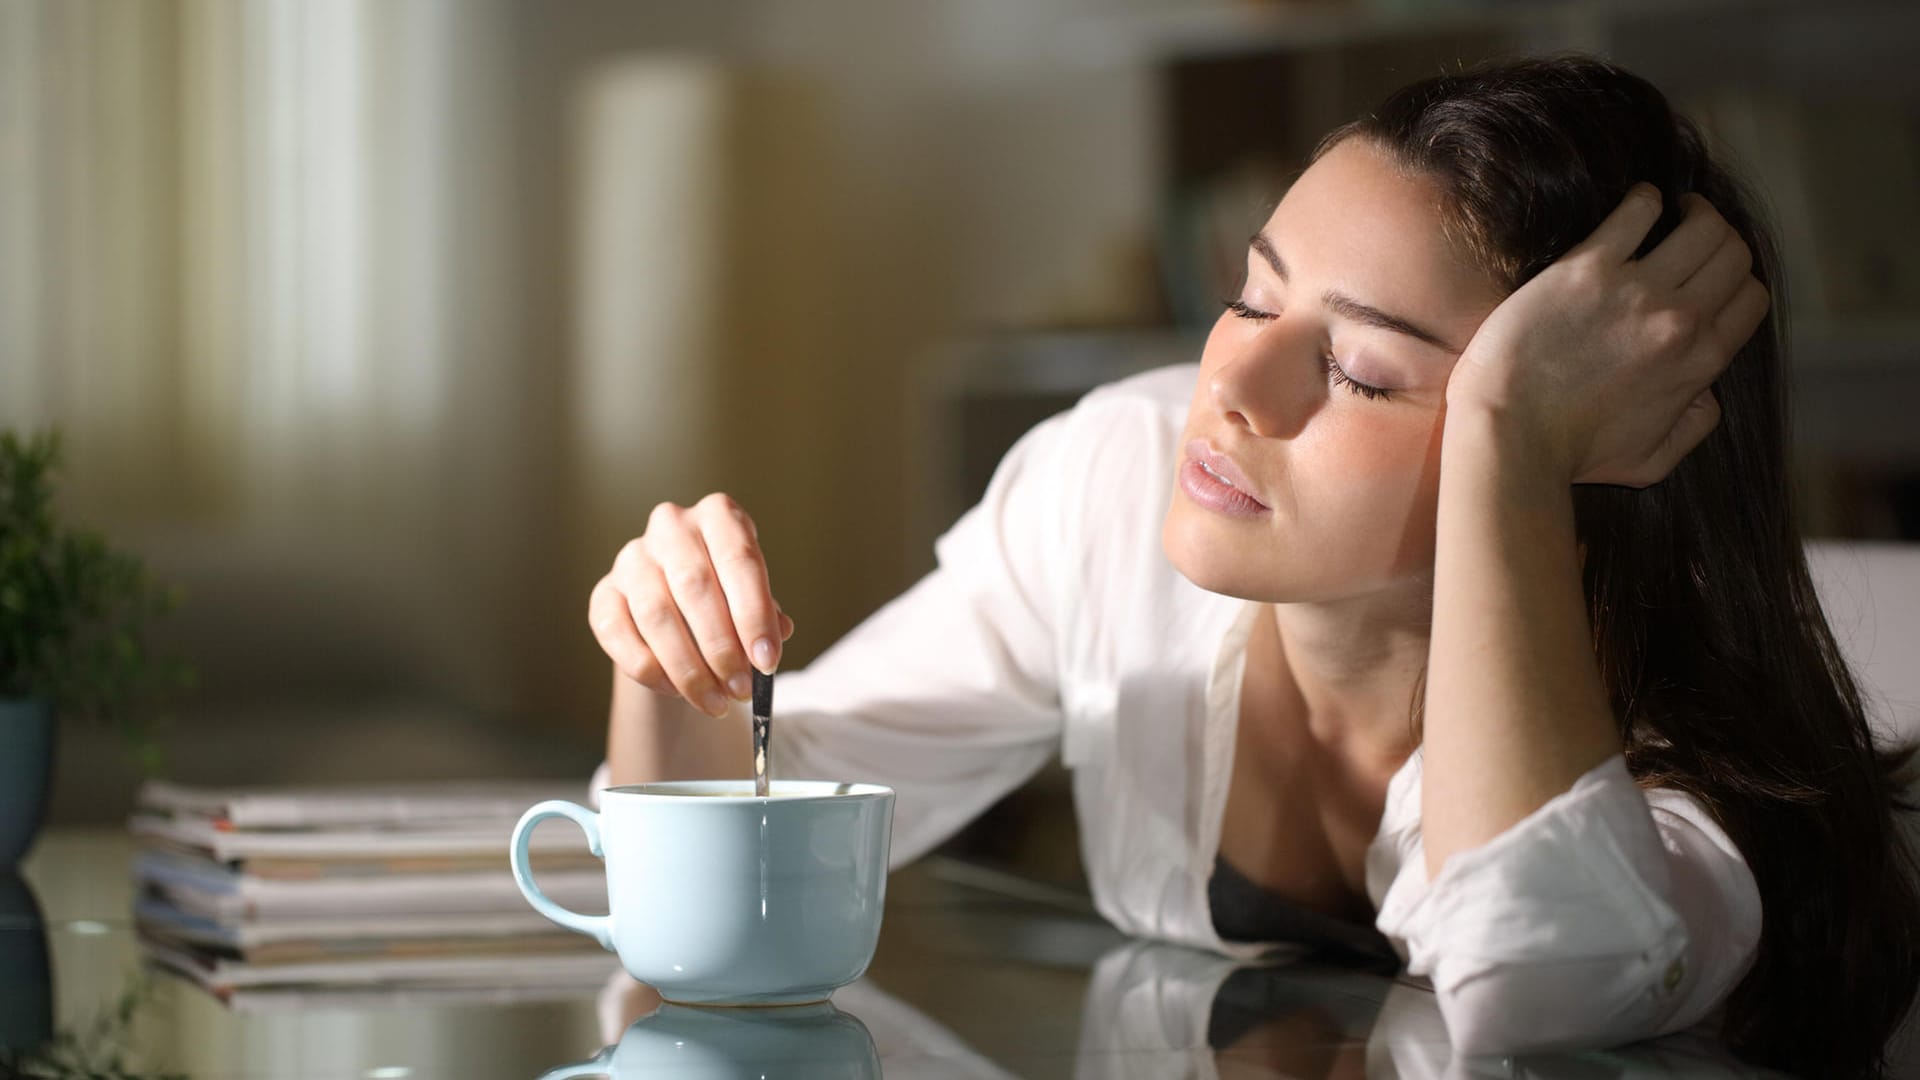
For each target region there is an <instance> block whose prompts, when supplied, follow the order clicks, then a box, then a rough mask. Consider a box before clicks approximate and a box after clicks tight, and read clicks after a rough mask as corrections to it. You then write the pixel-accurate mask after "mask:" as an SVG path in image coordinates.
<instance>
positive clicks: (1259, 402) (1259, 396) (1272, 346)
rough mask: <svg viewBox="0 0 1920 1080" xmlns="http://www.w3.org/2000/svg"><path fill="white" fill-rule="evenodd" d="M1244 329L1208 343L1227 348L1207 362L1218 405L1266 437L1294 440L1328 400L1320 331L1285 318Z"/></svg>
mask: <svg viewBox="0 0 1920 1080" xmlns="http://www.w3.org/2000/svg"><path fill="white" fill-rule="evenodd" d="M1229 317H1231V316H1229ZM1223 325H1224V324H1223ZM1239 329H1240V332H1238V333H1228V334H1224V335H1222V334H1216V335H1215V340H1213V341H1211V342H1209V343H1208V348H1209V351H1213V350H1214V349H1219V350H1221V354H1220V355H1218V356H1214V357H1208V358H1207V359H1208V360H1210V361H1213V362H1211V363H1206V364H1203V365H1202V367H1203V369H1204V370H1205V372H1206V375H1205V376H1204V377H1205V378H1206V380H1207V391H1208V394H1209V396H1210V397H1211V398H1212V400H1213V404H1214V407H1215V408H1216V409H1218V410H1219V412H1220V415H1221V416H1222V417H1223V418H1224V419H1226V420H1227V421H1228V422H1229V423H1233V424H1238V425H1240V426H1241V427H1244V428H1246V429H1247V430H1248V431H1250V432H1251V433H1253V434H1255V435H1258V436H1260V437H1262V438H1292V437H1293V436H1294V435H1296V434H1298V433H1299V431H1300V428H1301V427H1302V426H1303V425H1304V424H1305V423H1306V422H1307V418H1308V417H1310V416H1312V415H1313V412H1314V410H1315V409H1318V408H1319V407H1320V405H1321V403H1323V402H1324V401H1325V400H1326V378H1325V376H1324V374H1323V372H1324V368H1323V366H1322V361H1321V359H1320V339H1319V333H1318V331H1317V330H1316V329H1314V328H1311V327H1308V326H1306V325H1304V324H1302V323H1298V322H1289V321H1288V320H1287V319H1286V317H1285V316H1281V317H1280V318H1277V319H1274V320H1272V321H1270V322H1267V323H1265V324H1263V325H1261V326H1260V327H1258V328H1257V329H1255V330H1253V331H1251V332H1249V331H1247V330H1246V329H1245V328H1244V327H1241V328H1239Z"/></svg>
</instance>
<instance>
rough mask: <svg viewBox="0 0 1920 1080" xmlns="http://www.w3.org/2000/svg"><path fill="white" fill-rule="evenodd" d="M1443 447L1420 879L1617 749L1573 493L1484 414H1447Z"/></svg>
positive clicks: (1424, 753)
mask: <svg viewBox="0 0 1920 1080" xmlns="http://www.w3.org/2000/svg"><path fill="white" fill-rule="evenodd" d="M1443 439H1444V441H1443V443H1442V448H1441V458H1440V496H1439V509H1438V516H1437V520H1436V523H1435V551H1434V588H1433V631H1432V634H1433V643H1432V646H1431V648H1430V651H1429V654H1428V671H1427V691H1426V713H1425V728H1424V737H1423V747H1424V748H1423V750H1422V756H1423V758H1424V764H1423V767H1422V792H1423V793H1422V806H1421V834H1422V837H1423V840H1424V844H1425V848H1426V862H1427V872H1428V874H1429V876H1435V875H1437V874H1438V873H1439V871H1440V867H1441V866H1442V864H1444V863H1445V862H1446V860H1447V858H1448V856H1450V855H1452V854H1453V853H1454V852H1457V851H1462V850H1466V849H1469V848H1473V847H1477V846H1479V845H1481V844H1483V843H1485V842H1487V841H1488V840H1491V839H1493V838H1494V837H1495V836H1497V835H1499V834H1500V833H1501V832H1503V831H1505V830H1506V829H1508V828H1509V827H1511V826H1512V825H1514V824H1515V823H1517V822H1518V821H1520V820H1521V819H1522V818H1524V817H1526V816H1527V815H1528V814H1530V813H1532V812H1533V811H1535V810H1537V809H1539V808H1540V807H1541V806H1542V805H1544V804H1545V803H1546V802H1547V801H1548V800H1549V799H1552V798H1553V797H1554V796H1556V795H1559V794H1561V793H1562V792H1564V791H1566V790H1567V789H1569V788H1570V787H1572V786H1573V783H1574V781H1575V780H1578V779H1579V778H1580V777H1581V776H1582V775H1583V774H1585V773H1586V772H1587V771H1588V770H1590V769H1592V768H1593V767H1594V766H1595V765H1598V764H1599V763H1600V762H1602V761H1604V760H1606V758H1607V756H1608V755H1610V754H1614V753H1617V752H1619V750H1620V741H1619V736H1618V734H1617V733H1616V731H1615V729H1614V722H1613V718H1612V715H1611V710H1610V709H1609V706H1608V702H1607V695H1606V690H1605V687H1604V686H1603V685H1602V683H1601V681H1600V673H1599V669H1598V666H1597V664H1596V663H1595V661H1594V656H1593V646H1592V633H1591V629H1590V625H1589V621H1588V615H1587V608H1586V600H1585V596H1584V593H1583V591H1582V589H1581V584H1580V573H1581V568H1580V556H1579V551H1578V546H1577V542H1576V539H1575V536H1574V527H1573V492H1572V486H1571V484H1569V483H1568V482H1567V481H1566V480H1565V479H1564V478H1559V477H1556V476H1555V475H1554V474H1553V473H1552V472H1551V470H1550V469H1544V468H1542V464H1541V459H1540V457H1539V456H1538V455H1535V454H1530V453H1529V452H1528V448H1527V446H1526V445H1525V442H1524V440H1522V439H1520V438H1518V437H1516V436H1514V435H1512V434H1511V433H1509V432H1508V431H1507V430H1506V429H1504V428H1503V427H1502V425H1501V424H1500V423H1499V422H1498V421H1497V420H1496V419H1495V418H1494V416H1493V415H1492V414H1490V413H1487V412H1483V411H1477V410H1475V411H1462V412H1450V413H1449V414H1448V416H1447V421H1446V431H1445V434H1444V436H1443Z"/></svg>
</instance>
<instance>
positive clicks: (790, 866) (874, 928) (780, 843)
mask: <svg viewBox="0 0 1920 1080" xmlns="http://www.w3.org/2000/svg"><path fill="white" fill-rule="evenodd" d="M549 817H565V818H570V819H572V820H573V821H574V822H575V823H577V824H578V825H579V826H580V828H581V830H582V831H584V832H585V833H586V834H587V847H588V849H589V850H591V851H592V852H593V853H594V854H595V855H598V856H599V857H600V858H602V859H603V860H605V861H606V864H607V910H608V912H609V914H606V915H582V914H580V913H579V912H576V911H569V910H567V909H566V908H563V907H561V906H560V905H559V904H556V903H554V902H553V901H552V900H551V899H549V898H548V897H547V895H546V894H545V893H543V892H541V891H540V886H539V885H537V884H535V883H534V880H533V872H532V869H531V868H530V866H529V865H528V860H527V842H528V841H529V840H530V839H531V837H532V834H533V827H534V825H535V824H537V823H538V822H540V821H541V820H542V819H544V818H549ZM892 834H893V790H892V789H891V788H885V787H880V786H878V785H875V784H839V783H833V782H830V781H823V780H776V781H774V782H773V786H772V789H771V794H769V795H768V796H767V797H766V798H760V797H757V796H755V795H754V793H753V784H752V782H751V781H740V780H685V781H672V782H666V783H657V784H635V785H631V786H627V787H611V788H607V789H605V790H603V791H602V792H601V793H600V811H599V812H598V813H595V812H594V811H592V810H589V809H587V808H586V807H584V806H579V805H577V804H575V803H570V802H567V801H565V800H558V799H556V800H550V801H548V802H543V803H540V804H538V805H536V806H534V807H532V808H531V809H529V810H528V811H527V812H526V813H525V814H523V815H522V816H521V818H520V822H519V824H517V825H515V826H514V829H513V845H512V858H513V876H514V879H515V880H516V881H517V882H519V885H520V892H521V893H522V894H523V895H525V896H526V898H527V902H528V903H530V904H532V905H533V908H534V910H535V911H538V912H539V913H540V914H542V915H545V916H546V917H547V918H549V919H552V920H553V921H554V922H556V923H558V924H560V925H561V926H564V927H566V928H567V929H569V930H575V931H578V932H580V933H582V934H586V935H587V936H588V937H591V938H593V939H594V940H595V941H598V942H599V943H600V944H601V946H602V947H604V948H606V949H609V950H611V951H613V952H615V953H617V954H619V957H620V963H621V965H622V966H623V967H625V968H626V969H627V973H628V974H630V975H632V976H633V977H634V978H636V979H638V980H640V981H641V982H643V983H646V984H648V985H649V986H652V987H653V988H654V989H656V990H658V991H660V996H661V997H663V998H665V999H666V1000H668V1001H672V1002H678V1003H680V1004H683V1005H796V1004H801V1003H805V1002H813V1001H824V1000H826V999H827V998H828V997H829V996H831V995H832V993H833V992H834V991H835V990H837V989H839V988H840V987H842V986H845V985H846V984H848V983H850V982H852V981H854V980H855V979H858V978H859V977H860V976H861V975H862V974H863V973H864V972H865V971H866V970H867V964H868V963H869V962H871V961H872V959H873V950H874V946H875V945H876V944H877V943H878V942H879V939H880V914H881V907H882V905H883V904H884V903H885V901H886V893H887V851H888V845H889V843H890V842H891V840H892Z"/></svg>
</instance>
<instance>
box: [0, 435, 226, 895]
mask: <svg viewBox="0 0 1920 1080" xmlns="http://www.w3.org/2000/svg"><path fill="white" fill-rule="evenodd" d="M59 460H60V442H59V437H58V436H57V435H56V434H53V433H46V434H41V435H36V436H34V437H32V438H25V439H23V438H21V437H19V436H18V435H16V434H14V433H12V432H6V431H0V873H4V872H6V871H7V870H9V869H11V868H12V867H13V866H15V865H16V864H17V863H18V862H19V860H20V858H21V856H23V855H25V854H26V852H27V849H28V848H29V847H31V846H32V844H33V838H34V835H35V834H36V833H37V832H38V831H39V828H40V821H41V817H42V815H43V814H44V813H45V810H46V798H47V788H48V786H49V779H50V777H51V775H52V772H53V745H54V719H55V717H56V716H91V717H95V718H97V719H100V720H102V721H105V722H108V723H112V724H114V725H116V726H117V727H118V728H119V729H120V731H121V733H122V734H123V735H124V736H125V738H126V741H127V748H128V754H129V756H130V757H131V758H132V760H133V761H134V763H135V764H136V766H137V767H138V768H140V769H141V771H143V772H145V773H148V774H152V773H154V772H157V771H158V769H159V768H160V763H161V758H160V749H159V746H158V743H157V742H156V739H155V722H154V721H153V720H152V719H151V718H150V717H149V716H148V715H147V714H146V713H145V712H144V711H143V706H144V705H146V704H148V703H149V702H150V701H151V699H152V698H153V697H154V696H155V695H156V694H158V693H161V692H164V691H166V690H170V689H173V688H176V687H179V686H183V685H185V683H186V681H187V679H188V673H187V671H186V669H185V668H183V667H181V666H180V665H178V664H176V663H173V662H171V661H168V660H164V659H162V658H159V657H156V656H154V655H153V654H152V653H151V652H149V650H148V648H147V643H146V630H147V626H148V622H149V620H150V619H151V618H153V617H154V616H156V615H160V614H163V613H165V612H166V611H168V610H170V609H171V608H172V607H173V606H174V605H175V603H176V602H177V597H176V595H175V593H174V591H173V590H171V589H167V588H164V587H162V586H160V585H158V584H157V583H155V582H154V581H153V580H152V579H151V578H150V577H149V576H148V574H147V571H146V568H145V567H144V566H142V565H141V563H140V560H138V559H136V558H134V557H133V556H130V555H126V554H123V553H121V552H118V551H114V550H113V549H111V548H109V547H108V546H107V544H106V542H105V541H104V540H103V539H101V538H100V537H99V536H98V535H96V534H95V533H92V532H89V531H87V530H84V529H76V528H70V527H66V526H63V525H62V524H61V523H60V521H59V518H58V516H57V515H56V513H55V511H54V506H53V474H54V470H55V468H56V467H57V466H58V464H59Z"/></svg>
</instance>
